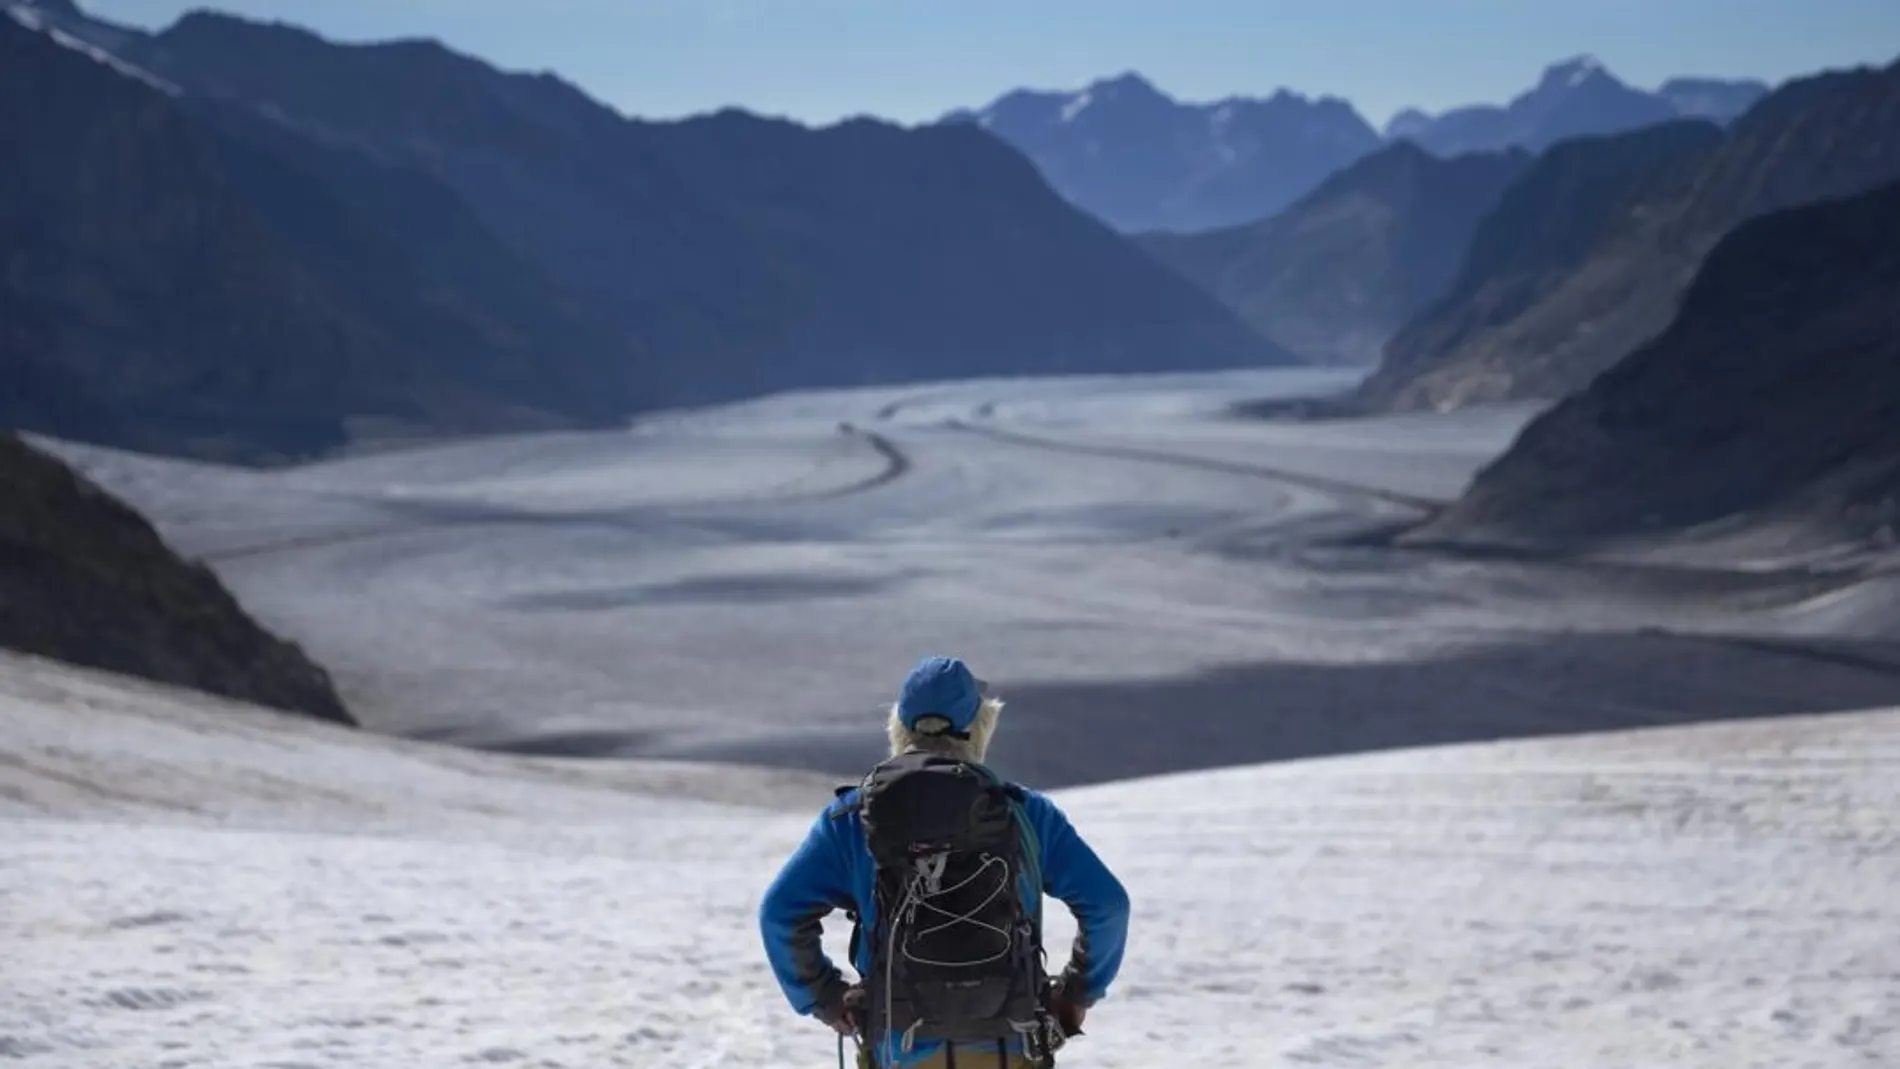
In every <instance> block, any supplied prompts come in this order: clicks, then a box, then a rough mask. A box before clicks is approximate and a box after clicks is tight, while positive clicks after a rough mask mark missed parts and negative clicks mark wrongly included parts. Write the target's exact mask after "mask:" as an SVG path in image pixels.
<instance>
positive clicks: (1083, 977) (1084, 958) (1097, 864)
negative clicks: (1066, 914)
mask: <svg viewBox="0 0 1900 1069" xmlns="http://www.w3.org/2000/svg"><path fill="white" fill-rule="evenodd" d="M1027 808H1028V810H1029V812H1030V815H1031V818H1032V819H1033V820H1034V822H1035V824H1036V832H1037V835H1038V836H1039V837H1040V838H1041V839H1042V882H1043V889H1044V890H1045V891H1046V892H1047V893H1048V894H1050V895H1053V896H1054V897H1055V898H1057V899H1059V900H1061V902H1062V903H1063V904H1064V905H1066V906H1068V907H1069V911H1070V912H1071V913H1073V914H1075V919H1076V933H1075V944H1074V945H1073V946H1072V947H1071V948H1070V951H1069V964H1068V967H1067V968H1066V969H1064V970H1063V973H1062V986H1063V990H1064V994H1065V996H1066V997H1067V998H1069V999H1070V1000H1071V1001H1073V1002H1075V1003H1076V1004H1077V1005H1079V1006H1082V1007H1088V1006H1091V1005H1093V1004H1094V1003H1096V1002H1099V1001H1101V1000H1102V999H1103V998H1104V997H1106V996H1107V995H1108V988H1109V985H1110V984H1111V983H1113V982H1114V980H1115V975H1116V974H1117V973H1118V972H1120V971H1121V965H1122V951H1123V949H1124V947H1125V946H1126V945H1127V942H1128V909H1129V907H1128V892H1127V890H1125V889H1124V888H1123V887H1122V884H1121V881H1120V880H1118V879H1116V878H1115V874H1114V873H1113V872H1110V871H1109V868H1108V866H1107V865H1105V864H1103V863H1102V859H1101V858H1100V857H1098V856H1096V853H1095V851H1094V850H1093V849H1091V848H1090V847H1089V844H1088V843H1087V842H1085V841H1084V840H1083V838H1082V836H1081V835H1080V834H1079V833H1077V832H1076V830H1075V827H1074V825H1072V824H1070V823H1069V818H1068V817H1067V816H1065V815H1064V814H1063V812H1062V810H1061V809H1059V808H1057V807H1056V804H1055V803H1054V802H1051V801H1050V800H1049V799H1048V798H1046V797H1044V796H1042V795H1040V794H1031V795H1030V796H1029V804H1028V806H1027Z"/></svg>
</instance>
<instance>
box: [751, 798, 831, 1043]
mask: <svg viewBox="0 0 1900 1069" xmlns="http://www.w3.org/2000/svg"><path fill="white" fill-rule="evenodd" d="M850 878H851V872H850V868H849V866H848V865H847V864H846V862H845V857H844V849H843V844H842V843H841V842H840V841H839V838H838V832H837V828H836V821H835V819H834V818H833V816H832V810H831V809H827V810H826V811H825V812H824V814H822V815H820V816H819V818H818V820H817V821H816V822H815V823H814V824H813V825H812V827H811V830H810V831H809V832H808V833H807V834H806V836H805V841H804V842H802V843H800V844H799V847H798V849H797V850H795V851H794V852H793V853H792V856H791V858H790V859H788V860H787V861H786V863H785V867H784V868H783V869H781V870H780V871H779V874H778V876H777V877H776V878H775V879H773V881H772V883H771V885H770V886H769V887H767V888H766V891H765V898H764V900H763V901H762V902H761V903H760V904H759V931H760V934H761V935H762V936H763V937H764V940H765V956H766V959H767V960H768V961H770V962H771V965H772V973H773V976H774V977H775V978H776V979H777V980H778V984H779V987H780V988H781V989H782V990H783V991H784V992H785V997H786V999H787V1000H789V1001H790V1002H791V1004H792V1008H793V1009H795V1010H797V1011H798V1012H799V1013H802V1014H807V1015H809V1014H811V1013H812V1011H814V1010H815V1009H817V1008H818V1007H819V1006H820V1005H823V1004H825V1003H828V1002H831V1001H833V1000H835V999H837V998H838V997H840V996H841V995H842V994H843V992H844V990H845V988H846V986H847V984H846V982H845V980H844V976H843V974H842V973H841V972H840V971H839V969H838V967H837V966H836V965H835V964H833V963H832V961H831V959H830V958H829V957H827V956H826V955H825V951H824V946H823V944H822V942H821V939H822V936H823V933H824V927H823V922H824V918H825V915H826V914H828V913H830V912H831V911H833V910H835V909H845V908H848V907H849V906H850V905H851V889H850Z"/></svg>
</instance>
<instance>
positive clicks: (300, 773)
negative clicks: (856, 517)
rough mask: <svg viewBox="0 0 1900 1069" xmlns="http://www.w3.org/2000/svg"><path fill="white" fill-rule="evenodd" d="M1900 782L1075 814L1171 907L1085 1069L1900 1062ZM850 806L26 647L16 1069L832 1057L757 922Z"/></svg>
mask: <svg viewBox="0 0 1900 1069" xmlns="http://www.w3.org/2000/svg"><path fill="white" fill-rule="evenodd" d="M865 727H866V730H867V731H875V730H876V725H875V724H874V723H867V724H866V725H865ZM1004 730H1005V731H1007V730H1008V725H1007V714H1006V723H1005V728H1004ZM1897 773H1900V712H1868V713H1861V714H1843V715H1836V716H1829V717H1797V718H1788V719H1783V720H1779V721H1774V722H1760V723H1753V724H1746V725H1706V726H1702V727H1698V728H1692V729H1669V730H1660V731H1651V732H1641V733H1630V734H1620V735H1603V736H1595V737H1586V738H1576V739H1569V740H1561V741H1543V742H1526V743H1511V744H1500V745H1490V746H1473V747H1456V748H1446V749H1440V750H1420V751H1396V752H1391V753H1387V754H1384V755H1380V756H1376V757H1360V758H1350V759H1335V760H1327V761H1318V762H1310V763H1296V764H1288V765H1280V766H1269V767H1257V768H1237V769H1232V770H1228V771H1223V772H1219V773H1202V774H1195V775H1191V776H1181V777H1175V778H1164V779H1154V780H1146V781H1134V782H1127V783H1122V784H1115V785H1109V786H1103V787H1096V788H1090V789H1086V790H1078V791H1072V792H1065V793H1063V794H1061V795H1059V796H1058V797H1059V801H1060V802H1061V803H1062V804H1063V805H1064V807H1065V808H1066V809H1067V810H1068V812H1069V813H1070V815H1071V816H1072V817H1073V818H1074V819H1075V820H1076V821H1077V823H1078V825H1079V827H1080V828H1081V829H1082V830H1083V832H1084V833H1085V834H1087V835H1088V836H1089V837H1090V838H1091V839H1092V840H1093V841H1094V842H1095V843H1096V845H1097V846H1098V848H1099V849H1100V850H1101V852H1102V853H1103V854H1104V856H1105V857H1106V858H1107V859H1108V861H1109V862H1110V863H1111V864H1112V865H1113V866H1115V867H1116V868H1117V869H1118V870H1119V871H1120V872H1121V873H1122V874H1123V876H1124V877H1125V879H1126V882H1127V883H1128V885H1129V888H1130V891H1131V895H1132V898H1133V902H1134V906H1135V913H1134V927H1133V932H1132V941H1131V945H1130V955H1129V960H1128V967H1127V970H1126V971H1125V973H1124V974H1123V977H1122V979H1121V981H1120V982H1119V984H1118V985H1117V987H1116V990H1115V991H1114V993H1113V995H1112V997H1111V998H1110V1000H1109V1001H1108V1002H1105V1003H1104V1004H1103V1005H1102V1006H1101V1007H1099V1008H1098V1010H1097V1012H1096V1013H1095V1014H1094V1015H1093V1016H1092V1017H1091V1021H1090V1033H1091V1034H1090V1036H1089V1037H1088V1038H1087V1039H1085V1040H1082V1041H1080V1042H1078V1043H1077V1044H1076V1045H1075V1046H1074V1047H1073V1048H1071V1051H1070V1052H1069V1054H1068V1055H1066V1056H1065V1061H1064V1064H1065V1065H1070V1066H1078V1067H1080V1066H1099V1067H1103V1069H1109V1067H1115V1066H1123V1067H1129V1069H1135V1067H1141V1069H1148V1067H1152V1066H1157V1065H1193V1064H1214V1065H1233V1066H1280V1065H1305V1066H1328V1067H1340V1069H1345V1067H1356V1066H1392V1065H1404V1066H1407V1067H1410V1069H1453V1067H1457V1069H1464V1067H1468V1066H1474V1065H1490V1064H1495V1065H1510V1066H1538V1067H1542V1069H1566V1067H1575V1069H1598V1067H1602V1066H1629V1065H1641V1066H1645V1067H1649V1069H1659V1067H1691V1066H1693V1067H1704V1066H1706V1067H1709V1069H1750V1067H1761V1069H1770V1067H1773V1069H1784V1067H1786V1066H1791V1065H1802V1066H1820V1067H1837V1066H1838V1067H1842V1069H1846V1067H1850V1066H1854V1067H1875V1066H1882V1065H1890V1064H1893V1063H1892V1061H1891V1060H1890V1059H1891V1057H1892V1055H1893V1052H1894V1051H1896V1050H1900V946H1897V945H1896V943H1895V942H1894V933H1895V932H1896V931H1900V899H1896V898H1895V896H1894V895H1893V893H1892V889H1893V887H1894V886H1896V885H1897V884H1900V775H1897ZM676 785H683V786H684V787H685V789H686V793H687V794H689V795H692V796H694V797H693V798H683V799H682V798H674V797H670V796H669V795H668V793H667V791H666V790H664V789H663V788H667V787H671V786H676ZM721 797H729V798H730V799H731V801H724V802H722V801H720V800H719V799H720V798H721ZM825 797H827V794H826V791H825V789H824V784H823V783H822V782H816V781H805V780H800V779H799V778H797V777H790V776H786V777H777V778H774V779H773V780H772V781H771V782H769V783H768V784H765V785H763V786H761V785H758V784H757V783H755V781H754V779H753V778H752V776H751V775H750V774H742V773H740V772H738V771H736V770H719V769H711V768H707V769H702V770H701V771H698V772H691V771H687V770H683V769H679V768H673V767H667V766H648V765H632V764H628V765H603V766H587V767H586V768H581V767H577V766H569V765H565V764H561V763H557V762H531V761H527V760H524V759H518V758H504V757H498V756H492V755H478V754H470V753H465V752H459V751H453V750H447V749H437V748H433V747H429V746H424V745H420V744H416V743H405V742H400V741H396V740H390V739H386V738H380V737H375V736H368V735H362V734H354V733H349V732H347V731H343V730H341V729H332V728H328V727H324V726H320V725H315V724H309V723H302V722H297V721H293V720H290V719H287V718H282V717H275V716H272V715H270V714H266V713H263V712H261V711H256V710H246V709H242V708H238V707H234V706H225V705H221V704H213V703H210V702H205V701H201V700H199V699H196V698H191V697H187V696H183V695H180V694H177V693H168V692H164V691H161V690H158V689H156V688H153V687H150V686H145V685H139V684H132V683H127V682H124V681H120V680H116V679H112V678H108V677H104V676H97V675H89V674H84V673H78V672H75V671H73V670H70V669H66V668H62V667H54V666H50V665H46V664H43V663H39V662H33V661H27V660H23V659H18V658H10V657H9V658H5V659H0V843H4V851H3V852H0V947H4V951H5V959H4V960H5V968H4V969H0V1055H6V1056H10V1057H12V1058H17V1059H20V1061H21V1064H23V1065H25V1066H29V1067H45V1069H67V1067H71V1069H121V1067H123V1069H131V1067H139V1069H149V1067H153V1066H167V1067H171V1069H210V1067H219V1069H224V1067H230V1069H236V1067H240V1066H242V1067H257V1066H311V1067H314V1066H324V1067H328V1066H338V1067H342V1066H348V1067H350V1069H412V1067H417V1066H457V1065H483V1064H502V1065H521V1066H536V1067H545V1069H563V1067H569V1069H581V1067H586V1069H598V1067H602V1066H638V1067H648V1066H651V1067H655V1069H662V1067H664V1069H671V1067H686V1069H713V1067H722V1069H753V1067H757V1069H765V1067H772V1069H782V1067H789V1069H798V1067H809V1069H819V1067H822V1066H828V1065H830V1064H832V1059H833V1057H834V1056H835V1052H834V1050H833V1048H832V1046H831V1043H830V1040H829V1039H828V1038H827V1036H828V1033H826V1032H824V1031H823V1030H821V1029H819V1028H817V1027H816V1026H814V1025H812V1024H811V1023H809V1022H807V1021H803V1020H801V1019H798V1018H795V1017H793V1016H792V1015H791V1014H790V1013H789V1012H788V1011H787V1010H786V1009H785V1007H784V1005H783V1003H782V1001H781V999H780V997H779V995H778V992H777V990H776V989H775V988H774V987H773V986H772V984H771V980H770V977H769V974H768V973H767V971H766V969H765V966H764V962H763V959H762V957H761V955H760V952H759V948H758V944H757V936H756V934H755V933H756V929H755V926H754V922H753V909H754V906H755V903H756V901H757V896H758V894H759V893H760V891H761V890H762V888H763V887H764V884H765V882H766V880H768V879H769V877H770V875H771V873H772V871H773V870H774V868H775V866H776V864H777V862H778V860H779V859H780V858H781V857H782V856H783V854H784V853H785V852H786V851H788V850H790V849H791V848H792V846H793V845H794V844H795V843H796V841H797V839H798V837H799V836H800V835H801V834H802V832H803V829H804V827H805V825H806V823H807V821H808V820H809V818H810V815H811V814H812V813H813V812H815V810H816V808H817V807H818V806H819V805H820V804H822V801H823V800H824V799H825ZM1070 931H1072V927H1071V925H1070V924H1069V922H1068V920H1067V917H1066V914H1064V913H1063V911H1061V910H1059V909H1058V910H1055V911H1053V912H1052V914H1051V926H1050V932H1049V935H1050V938H1051V939H1052V940H1054V941H1056V942H1057V945H1063V944H1066V940H1067V937H1068V934H1069V933H1070ZM842 934H843V933H842V931H841V930H839V929H838V928H837V927H834V928H833V929H832V930H831V931H830V932H829V933H828V938H829V939H830V942H831V944H832V946H833V948H834V952H837V950H838V949H839V946H838V945H839V943H840V941H841V939H842Z"/></svg>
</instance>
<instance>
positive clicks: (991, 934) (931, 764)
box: [843, 753, 1048, 1050]
mask: <svg viewBox="0 0 1900 1069" xmlns="http://www.w3.org/2000/svg"><path fill="white" fill-rule="evenodd" d="M848 789H849V788H845V789H843V790H848ZM858 789H859V792H860V793H859V795H858V799H857V804H856V809H857V812H858V814H859V818H860V820H861V821H862V824H863V828H864V834H865V841H866V843H867V844H868V845H869V847H870V850H871V856H872V858H873V860H874V861H875V862H876V865H877V875H876V882H875V895H876V902H877V918H876V924H875V926H874V928H873V930H871V931H868V932H867V931H864V930H863V929H862V928H854V929H853V931H852V934H851V957H852V960H854V961H855V960H857V956H858V947H859V940H860V939H861V938H864V937H869V938H870V939H872V940H873V943H872V952H871V962H872V968H871V972H870V975H868V976H866V977H865V978H864V984H865V995H866V999H865V1004H866V1018H867V1019H866V1022H865V1023H866V1025H867V1027H866V1034H867V1036H870V1037H878V1038H879V1040H880V1041H881V1040H882V1038H883V1037H884V1036H886V1034H887V1033H892V1032H895V1033H898V1034H899V1035H900V1036H902V1039H901V1040H900V1042H901V1043H902V1044H903V1046H904V1047H905V1048H908V1047H909V1045H910V1044H911V1043H912V1042H914V1041H916V1040H919V1039H930V1040H953V1041H957V1042H960V1043H986V1042H991V1041H1000V1040H1007V1039H1010V1038H1016V1037H1020V1038H1023V1039H1025V1040H1027V1041H1029V1042H1030V1044H1031V1045H1032V1050H1033V1049H1034V1048H1036V1047H1037V1046H1039V1045H1040V1044H1042V1043H1043V1042H1044V1041H1045V1040H1046V1030H1047V1016H1046V1011H1045V1009H1044V1003H1043V992H1044V988H1045V987H1046V985H1047V983H1048V977H1047V973H1046V972H1045V961H1044V956H1043V949H1042V915H1041V901H1042V899H1041V891H1042V871H1041V853H1042V850H1041V846H1040V845H1039V844H1038V842H1037V841H1036V837H1035V830H1034V828H1033V826H1032V825H1031V824H1030V822H1029V820H1028V818H1027V816H1026V815H1025V814H1024V812H1023V809H1022V800H1023V794H1022V791H1021V789H1020V788H1018V787H1015V786H1013V785H1011V784H1008V783H1005V782H1003V781H1002V780H1001V779H1000V778H999V777H997V776H996V774H995V773H994V772H992V771H991V770H990V769H988V768H987V767H985V766H983V765H981V764H976V763H974V762H968V761H962V760H958V759H956V758H951V757H944V756H940V755H936V754H929V753H907V754H904V755H902V756H899V757H893V758H891V759H890V760H888V761H885V762H884V763H882V764H880V765H878V766H877V767H876V768H874V769H872V770H871V773H870V774H869V775H868V776H867V777H865V780H864V782H863V783H862V784H861V785H859V788H858ZM1025 884H1027V885H1028V886H1031V887H1033V888H1035V894H1034V895H1033V896H1032V900H1033V905H1029V904H1027V903H1025V902H1024V901H1023V895H1022V893H1021V891H1020V888H1021V887H1022V886H1024V885H1025ZM1026 905H1028V906H1029V908H1025V906H1026ZM851 919H852V920H853V921H854V922H856V921H858V920H859V918H858V917H857V916H856V915H855V913H854V914H853V915H852V917H851Z"/></svg>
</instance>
